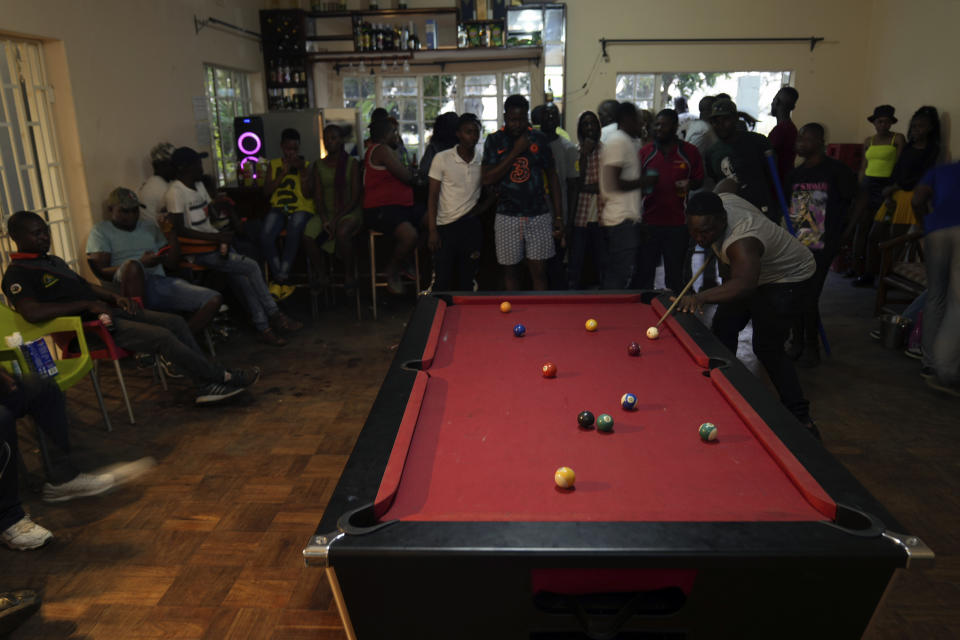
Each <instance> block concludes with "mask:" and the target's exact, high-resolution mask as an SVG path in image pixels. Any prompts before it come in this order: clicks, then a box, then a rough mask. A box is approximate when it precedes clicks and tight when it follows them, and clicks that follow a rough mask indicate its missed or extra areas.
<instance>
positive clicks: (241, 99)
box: [203, 62, 253, 187]
mask: <svg viewBox="0 0 960 640" xmlns="http://www.w3.org/2000/svg"><path fill="white" fill-rule="evenodd" d="M217 72H224V73H227V74H229V75H230V76H231V77H232V78H233V80H234V81H235V83H236V85H237V86H238V88H239V91H240V95H239V96H237V97H221V96H220V95H219V85H218V81H217ZM211 74H212V79H211ZM211 82H212V85H211ZM211 87H212V89H213V94H212V95H211V93H210V90H211ZM203 88H204V93H205V94H206V97H207V107H208V110H207V111H208V119H209V127H210V149H211V151H212V152H213V153H212V156H213V157H212V160H213V166H214V168H215V170H216V178H217V184H218V185H219V186H221V187H226V186H228V185H229V184H236V183H237V177H238V175H237V170H238V167H237V149H236V141H235V133H234V130H233V117H227V118H226V121H224V120H223V118H224V117H226V116H225V115H224V114H223V113H222V112H223V111H225V109H224V106H223V104H222V103H226V102H231V103H233V104H234V107H233V112H234V114H235V116H234V117H236V116H241V115H246V114H249V113H252V112H253V105H252V100H251V92H250V74H249V72H247V71H244V70H243V69H237V68H234V67H227V66H224V65H220V64H212V63H209V62H205V63H204V64H203ZM225 134H229V135H225ZM227 139H229V140H230V144H229V145H227V148H226V149H224V140H227Z"/></svg>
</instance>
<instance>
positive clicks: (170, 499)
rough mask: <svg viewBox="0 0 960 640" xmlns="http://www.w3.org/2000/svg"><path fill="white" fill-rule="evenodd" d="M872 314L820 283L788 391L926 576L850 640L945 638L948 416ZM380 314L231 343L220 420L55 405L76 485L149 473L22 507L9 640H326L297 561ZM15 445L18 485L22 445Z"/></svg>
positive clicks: (957, 544)
mask: <svg viewBox="0 0 960 640" xmlns="http://www.w3.org/2000/svg"><path fill="white" fill-rule="evenodd" d="M871 295H872V292H864V291H858V290H853V289H851V288H850V287H849V285H848V284H847V281H844V280H840V279H839V278H835V277H834V276H833V275H831V280H830V282H829V283H828V287H827V292H826V294H825V299H824V315H825V317H826V318H827V329H828V331H829V332H830V338H831V340H832V342H833V347H834V356H833V357H832V358H831V359H829V360H827V361H825V363H824V364H823V365H822V366H821V367H819V368H817V369H814V370H806V371H803V372H802V377H803V382H804V385H805V388H806V390H807V394H808V395H809V396H810V398H811V399H812V401H813V409H814V414H815V415H816V416H817V418H818V420H819V424H820V428H821V430H822V431H823V433H824V440H825V444H826V446H827V447H828V448H829V449H830V450H831V451H832V452H833V453H834V454H835V455H836V456H837V457H838V458H839V459H840V460H841V461H842V462H843V463H844V464H846V465H847V466H848V468H850V470H851V471H852V472H853V473H854V474H855V475H856V476H857V477H858V478H859V479H860V481H861V482H863V483H864V484H865V485H866V486H867V487H868V488H869V489H870V490H871V491H872V492H873V493H874V495H876V496H877V497H878V498H879V499H880V500H881V501H883V502H884V503H885V504H886V506H887V507H888V508H889V509H890V510H891V511H892V512H893V513H894V514H896V515H897V516H898V517H899V518H900V520H901V522H902V524H903V525H904V527H905V528H906V529H907V530H908V531H909V532H910V533H914V534H917V535H919V536H921V537H922V538H924V540H925V541H926V542H928V543H929V544H930V545H931V546H932V547H933V548H934V550H935V551H936V552H937V553H938V558H937V564H936V566H935V567H934V568H932V569H928V570H922V571H909V572H898V575H897V577H896V578H895V580H894V583H893V585H892V586H891V588H890V589H888V592H887V596H886V599H885V601H884V603H883V604H882V605H881V608H880V609H879V611H878V612H877V614H876V616H875V617H874V620H873V622H872V623H871V626H870V628H869V629H868V631H867V634H866V635H865V637H866V638H869V639H870V640H887V639H890V640H893V639H897V640H902V639H917V640H931V639H939V638H944V639H946V638H956V637H960V633H958V629H960V560H958V558H960V534H958V532H960V498H958V496H960V444H958V442H960V441H958V439H957V438H956V429H957V428H958V426H960V402H958V401H954V400H953V399H951V398H945V397H943V396H940V395H937V394H935V393H933V392H931V391H929V390H928V389H927V388H926V387H925V386H924V385H923V384H922V382H921V381H920V379H919V377H918V376H917V370H918V365H917V364H916V362H915V361H913V360H909V359H907V358H906V357H904V356H903V355H902V354H900V353H897V352H891V351H885V350H883V349H881V348H880V347H879V346H878V345H876V344H875V343H873V342H871V341H870V339H869V338H868V337H867V336H866V334H867V331H869V329H870V328H871V321H870V310H871V309H872V299H871ZM394 305H395V306H394V307H393V308H392V309H390V310H389V312H387V313H385V314H384V317H382V318H381V319H380V320H379V321H378V322H372V321H370V320H365V321H363V322H357V320H356V318H355V316H354V315H353V314H352V313H351V312H350V310H336V311H331V312H324V313H323V315H322V317H321V320H320V322H319V323H316V324H309V325H308V326H307V328H305V329H304V330H303V331H302V332H301V333H300V334H298V335H296V336H295V337H294V339H293V340H292V341H291V344H290V345H289V346H287V347H285V348H283V349H273V348H269V347H263V346H260V345H257V344H256V343H254V342H253V341H252V339H251V337H250V336H248V335H241V336H238V337H237V338H236V339H234V340H233V341H232V342H230V343H229V344H228V345H225V346H223V347H221V349H220V351H221V354H220V355H221V359H222V360H223V361H224V362H225V363H226V364H228V365H241V364H246V363H250V364H259V365H260V366H261V367H262V368H263V369H264V377H263V379H261V381H260V382H259V383H258V384H257V385H256V387H255V388H254V389H253V391H252V393H250V394H245V395H243V396H241V397H239V398H238V399H237V400H236V401H234V402H232V403H229V404H227V405H225V406H223V407H222V408H211V409H203V410H200V409H196V408H194V407H193V406H192V396H191V394H190V393H189V390H190V388H189V387H188V386H187V385H185V384H182V383H180V384H178V383H176V382H175V383H173V386H172V388H171V392H170V393H165V392H163V391H162V389H160V387H159V385H155V384H153V382H152V380H151V377H150V374H149V373H148V372H145V371H137V370H135V369H134V368H132V367H128V368H127V369H126V371H127V372H128V373H127V379H128V384H129V386H130V389H131V393H132V395H133V401H134V410H135V412H136V415H137V424H136V425H133V426H131V425H130V424H128V423H127V422H126V420H125V418H124V415H123V409H122V402H121V399H120V396H119V390H118V387H117V385H116V383H115V381H114V379H113V374H112V372H111V371H110V370H109V369H105V370H104V371H103V374H102V379H103V381H104V388H105V390H106V392H107V395H108V397H107V402H108V406H110V407H111V408H112V409H113V411H112V417H113V421H114V427H115V431H114V433H112V434H107V433H106V432H105V431H104V429H103V427H102V424H101V423H100V420H99V413H98V410H97V407H96V404H95V402H93V401H92V400H91V398H90V397H89V396H90V395H92V394H91V392H90V389H89V385H88V384H80V385H78V386H77V387H76V388H74V389H73V390H71V391H70V392H69V393H68V398H69V407H70V411H71V418H72V427H73V440H74V443H75V449H76V455H77V458H78V460H79V461H80V464H81V466H82V467H84V468H88V469H90V468H95V467H99V466H102V465H105V464H109V463H112V462H116V461H118V460H131V459H136V458H139V457H141V456H146V455H151V456H154V457H155V458H156V459H157V462H158V465H157V467H156V468H155V469H153V471H152V472H151V473H149V474H148V475H146V476H144V477H142V478H140V479H139V480H137V481H135V482H134V483H132V484H130V485H127V486H125V487H122V488H121V489H119V490H117V491H115V492H113V493H111V494H109V495H106V496H103V497H100V498H92V499H86V500H76V501H74V502H70V503H66V504H61V505H45V504H44V503H43V502H41V501H40V499H39V496H38V495H37V494H35V493H32V492H31V491H30V490H29V489H26V490H25V492H24V501H25V504H26V506H27V509H28V511H30V512H31V513H32V515H33V516H34V517H35V518H36V519H37V520H38V521H39V522H40V523H42V524H44V525H45V526H47V527H48V528H50V529H51V530H53V532H54V533H55V535H56V536H57V537H56V540H55V541H54V543H52V544H51V545H49V546H48V547H46V548H44V549H41V550H38V551H32V552H22V553H17V552H13V551H9V550H6V549H4V548H0V590H3V589H8V588H16V587H32V588H36V589H41V590H43V593H44V604H43V608H42V609H41V611H40V612H39V613H38V614H37V615H35V616H34V617H33V618H32V619H31V620H30V621H28V622H27V623H26V624H25V625H24V626H23V627H21V629H20V630H18V631H17V632H16V633H15V634H14V635H13V636H12V638H13V639H14V640H40V639H42V640H51V639H61V638H69V639H75V640H80V639H89V640H104V639H114V638H121V639H124V640H126V639H138V638H184V639H186V638H204V639H217V640H219V639H226V638H265V639H271V638H273V639H284V640H286V639H292V640H296V639H297V638H312V639H319V640H326V639H337V640H340V639H341V638H344V635H343V633H342V631H341V629H340V622H339V618H338V616H337V612H336V608H335V606H334V605H333V602H332V598H331V595H330V592H329V589H328V588H327V585H326V582H325V580H324V577H323V572H322V571H320V570H318V569H315V568H306V567H304V566H303V562H302V560H301V556H300V551H301V549H302V547H303V546H304V544H305V543H306V541H307V539H308V538H309V536H310V535H311V534H312V533H313V531H314V528H315V526H316V524H317V522H318V521H319V519H320V515H321V513H322V512H323V509H324V506H325V504H326V501H327V500H328V498H329V496H330V494H331V492H332V490H333V487H334V485H335V484H336V481H337V478H338V476H339V474H340V471H341V469H342V467H343V464H344V463H345V461H346V459H347V457H348V454H349V452H350V450H351V448H352V446H353V442H354V440H355V438H356V435H357V433H358V431H359V429H360V427H361V426H362V425H363V422H364V419H365V417H366V414H367V411H368V410H369V407H370V404H371V403H372V401H373V399H374V397H375V395H376V392H377V390H378V388H379V386H380V383H381V381H382V378H383V376H384V374H385V372H386V370H387V367H388V365H389V363H390V360H391V358H392V356H393V352H392V350H391V347H393V346H394V345H396V344H397V343H398V342H399V338H400V336H401V334H402V332H403V328H404V323H405V321H406V318H407V315H408V312H409V310H410V308H411V306H410V305H405V304H397V303H394ZM297 311H298V310H297V309H296V308H295V309H294V314H295V315H297V316H298V317H301V318H305V317H308V315H309V314H308V313H306V312H305V311H301V312H300V313H298V312H297ZM20 433H21V436H22V438H23V440H22V441H23V442H24V446H23V448H24V459H25V462H26V464H27V466H28V467H29V468H30V469H31V470H36V468H37V466H38V456H37V454H36V453H35V451H34V449H33V448H32V447H31V445H30V440H31V439H32V434H31V428H30V427H29V426H28V425H27V424H26V423H25V422H24V423H22V424H21V427H20ZM38 479H39V478H38V477H34V478H27V482H28V483H29V482H31V481H32V482H34V483H35V482H36V481H37V480H38ZM403 640H405V639H403Z"/></svg>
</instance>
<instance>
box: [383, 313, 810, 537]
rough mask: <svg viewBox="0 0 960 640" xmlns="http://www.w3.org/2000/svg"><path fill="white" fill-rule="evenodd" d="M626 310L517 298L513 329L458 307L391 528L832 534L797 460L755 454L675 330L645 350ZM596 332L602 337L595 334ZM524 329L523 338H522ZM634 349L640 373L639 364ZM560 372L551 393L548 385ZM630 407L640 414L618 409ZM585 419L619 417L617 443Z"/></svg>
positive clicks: (400, 449) (640, 323) (396, 472)
mask: <svg viewBox="0 0 960 640" xmlns="http://www.w3.org/2000/svg"><path fill="white" fill-rule="evenodd" d="M484 300H485V301H486V304H483V303H482V302H483V301H484ZM626 300H635V298H631V297H625V296H621V297H605V298H602V299H601V298H598V297H564V298H559V299H557V301H556V302H554V301H552V300H550V299H534V301H532V302H529V303H528V302H527V301H526V300H524V299H519V298H518V299H514V300H512V301H511V302H512V303H513V311H512V312H511V313H507V314H504V313H501V312H500V310H499V299H494V298H486V299H483V300H478V301H474V303H473V304H456V305H454V306H451V307H447V308H446V310H445V313H444V316H443V319H442V324H441V325H440V327H439V331H437V332H436V345H435V348H433V347H428V348H427V351H428V352H431V353H433V361H432V365H431V366H430V367H429V369H427V371H426V373H427V375H428V378H427V380H426V384H425V385H424V386H423V387H422V391H423V393H422V398H421V397H420V394H419V392H418V391H417V390H416V389H415V394H414V395H415V396H417V397H415V398H412V400H413V402H412V406H413V407H416V406H417V400H421V402H420V403H419V414H418V415H416V420H415V425H411V424H410V423H411V422H412V421H413V416H412V414H413V413H415V412H416V409H415V408H413V409H411V408H408V411H407V413H408V414H410V415H408V416H407V418H408V419H406V420H405V421H404V422H405V424H406V425H407V427H405V428H404V429H402V430H401V434H400V435H398V439H397V443H396V445H395V447H394V452H393V455H392V456H391V459H390V462H389V463H388V472H387V473H386V474H385V475H384V481H383V483H382V485H381V487H380V493H379V495H378V502H379V503H380V504H381V509H380V510H382V509H386V511H385V512H383V513H382V515H381V517H382V519H384V520H390V519H404V520H437V521H700V522H711V521H794V520H822V519H824V514H822V513H820V512H819V511H818V510H817V509H816V508H815V507H814V506H813V505H811V503H810V502H809V501H808V500H807V499H806V498H805V496H804V494H803V493H802V492H801V491H800V490H799V489H798V487H797V483H798V482H810V483H813V485H814V487H813V488H812V489H811V490H812V491H814V492H816V491H819V492H822V491H823V490H822V489H820V488H819V486H817V485H816V483H815V481H813V479H812V478H810V477H809V476H807V477H805V478H802V479H800V480H798V479H797V478H796V477H794V478H791V477H790V476H789V475H788V474H787V473H785V472H784V470H783V469H784V467H783V466H782V465H781V464H780V463H779V462H778V460H776V459H775V458H774V455H778V456H788V457H789V458H791V459H792V456H791V455H790V453H789V451H787V450H786V449H785V448H784V449H782V450H775V451H774V452H773V453H771V451H770V450H769V449H768V448H767V447H765V446H764V445H763V443H762V442H761V441H760V440H758V438H757V437H756V436H755V434H754V432H753V431H752V430H751V429H750V428H749V427H748V425H747V424H746V423H745V422H744V419H743V417H741V415H740V414H739V413H738V412H737V410H736V408H735V407H734V406H733V405H732V404H731V401H730V400H729V399H728V398H727V397H726V396H725V395H724V394H723V393H721V392H720V390H719V389H718V388H717V386H716V385H715V384H714V382H713V381H711V379H710V378H709V377H706V376H704V375H703V372H704V369H703V368H702V367H701V366H699V365H698V364H697V363H696V362H695V361H694V359H693V356H692V355H691V354H690V353H688V351H687V350H686V349H685V348H684V347H683V346H682V345H681V343H680V341H679V340H678V339H677V336H676V335H675V334H674V331H679V330H680V329H679V327H678V325H676V324H671V323H665V324H664V325H663V326H662V327H661V334H660V339H659V340H656V341H652V340H648V339H647V338H646V337H645V335H644V333H645V332H646V329H647V327H649V326H651V325H653V324H654V323H656V321H657V319H658V318H659V315H657V314H656V312H655V310H654V309H652V308H651V307H650V306H648V305H644V304H640V303H638V302H627V301H626ZM587 318H596V319H597V321H598V322H599V324H600V328H599V331H597V332H595V333H590V332H587V331H586V330H585V329H584V322H585V321H586V319H587ZM517 323H522V324H524V325H526V327H527V334H526V336H525V337H523V338H516V337H514V336H513V332H512V328H513V326H514V325H515V324H517ZM435 326H436V325H435ZM631 341H637V342H639V343H640V345H641V347H642V349H643V354H642V355H641V356H640V357H631V356H629V355H628V354H627V345H628V344H629V343H630V342H631ZM548 360H549V361H552V362H554V363H556V364H557V367H558V368H559V374H558V376H557V377H556V378H554V379H545V378H543V377H542V376H541V375H540V366H541V365H542V364H543V363H544V362H546V361H548ZM418 382H419V381H418ZM628 391H629V392H633V393H635V394H637V396H638V398H639V399H640V402H639V407H638V410H637V411H632V412H627V411H624V410H623V409H621V408H620V402H619V401H620V396H621V395H622V394H624V393H626V392H628ZM737 397H739V396H738V394H737ZM583 410H589V411H592V412H593V413H594V414H595V415H599V414H601V413H609V414H610V415H611V416H613V418H614V422H615V424H614V432H613V433H612V434H603V433H598V432H597V431H595V430H590V431H584V430H581V429H579V427H578V426H577V414H578V413H579V412H580V411H583ZM702 422H713V423H715V424H716V425H717V427H718V429H719V440H718V441H717V442H715V443H710V444H708V443H704V442H702V441H701V440H700V438H699V437H698V434H697V429H698V428H699V426H700V424H701V423H702ZM411 427H412V428H411ZM407 434H409V436H410V437H409V438H407ZM794 463H796V461H795V460H793V462H791V463H790V464H788V465H787V467H788V468H790V467H791V465H792V464H794ZM796 464H799V463H796ZM561 466H568V467H571V468H572V469H573V470H574V471H575V472H576V474H577V482H576V489H575V490H574V491H572V492H561V491H558V490H557V489H556V487H555V485H554V481H553V474H554V471H555V470H556V469H557V467H561ZM818 495H819V494H818ZM823 495H824V496H825V495H826V494H825V493H824V494H823Z"/></svg>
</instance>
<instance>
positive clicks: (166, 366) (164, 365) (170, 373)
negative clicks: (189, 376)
mask: <svg viewBox="0 0 960 640" xmlns="http://www.w3.org/2000/svg"><path fill="white" fill-rule="evenodd" d="M157 364H159V365H160V368H161V369H163V375H165V376H167V377H168V378H173V379H177V378H182V377H184V376H183V373H181V372H179V371H177V368H176V367H175V366H173V363H172V362H170V361H169V360H167V359H166V358H164V357H163V356H162V355H160V354H157Z"/></svg>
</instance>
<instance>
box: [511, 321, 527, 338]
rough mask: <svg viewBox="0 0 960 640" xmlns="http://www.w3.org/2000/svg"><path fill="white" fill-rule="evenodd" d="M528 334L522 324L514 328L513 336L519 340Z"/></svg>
mask: <svg viewBox="0 0 960 640" xmlns="http://www.w3.org/2000/svg"><path fill="white" fill-rule="evenodd" d="M526 332H527V328H526V327H525V326H523V325H522V324H518V325H517V326H515V327H514V328H513V335H515V336H517V337H518V338H522V337H523V334H525V333H526Z"/></svg>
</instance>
